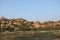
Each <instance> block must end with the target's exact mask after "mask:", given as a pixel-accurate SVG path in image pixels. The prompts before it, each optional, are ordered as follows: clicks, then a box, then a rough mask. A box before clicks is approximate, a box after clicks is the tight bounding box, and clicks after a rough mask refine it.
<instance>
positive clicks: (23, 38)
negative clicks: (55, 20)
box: [0, 31, 59, 40]
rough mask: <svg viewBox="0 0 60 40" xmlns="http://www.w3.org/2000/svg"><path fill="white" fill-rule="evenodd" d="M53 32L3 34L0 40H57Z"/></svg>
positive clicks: (0, 35)
mask: <svg viewBox="0 0 60 40" xmlns="http://www.w3.org/2000/svg"><path fill="white" fill-rule="evenodd" d="M56 36H57V37H59V36H58V35H57V34H56V33H54V31H24V32H23V31H20V32H3V33H1V34H0V40H59V38H58V39H57V37H56Z"/></svg>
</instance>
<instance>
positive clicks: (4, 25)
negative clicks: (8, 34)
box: [0, 17, 60, 32]
mask: <svg viewBox="0 0 60 40" xmlns="http://www.w3.org/2000/svg"><path fill="white" fill-rule="evenodd" d="M59 29H60V20H58V21H56V22H54V21H47V22H44V23H41V22H40V21H35V22H32V21H27V20H25V19H23V18H16V19H7V18H5V17H0V31H1V32H4V31H36V30H38V31H40V30H59Z"/></svg>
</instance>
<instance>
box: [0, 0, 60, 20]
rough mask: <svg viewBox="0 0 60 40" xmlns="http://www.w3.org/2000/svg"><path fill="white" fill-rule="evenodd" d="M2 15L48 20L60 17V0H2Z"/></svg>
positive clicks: (0, 8) (0, 10)
mask: <svg viewBox="0 0 60 40" xmlns="http://www.w3.org/2000/svg"><path fill="white" fill-rule="evenodd" d="M0 16H4V17H6V18H24V19H27V20H31V21H35V20H40V21H47V20H59V19H60V0H0Z"/></svg>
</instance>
